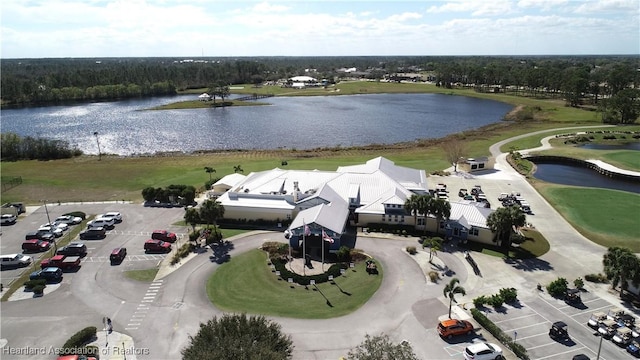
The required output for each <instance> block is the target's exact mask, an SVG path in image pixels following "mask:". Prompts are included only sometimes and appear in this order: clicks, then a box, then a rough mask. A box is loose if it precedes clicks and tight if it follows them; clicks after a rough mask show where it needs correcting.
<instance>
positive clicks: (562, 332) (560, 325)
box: [549, 321, 569, 340]
mask: <svg viewBox="0 0 640 360" xmlns="http://www.w3.org/2000/svg"><path fill="white" fill-rule="evenodd" d="M549 336H550V337H551V338H552V339H554V340H568V339H569V333H568V332H567V324H566V323H564V322H563V321H556V322H554V323H553V325H551V329H549Z"/></svg>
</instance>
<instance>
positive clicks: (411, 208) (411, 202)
mask: <svg viewBox="0 0 640 360" xmlns="http://www.w3.org/2000/svg"><path fill="white" fill-rule="evenodd" d="M419 198H420V195H416V194H414V195H411V197H408V198H407V199H406V200H405V201H404V210H405V211H406V212H407V214H409V215H413V223H414V224H415V225H417V224H418V201H419Z"/></svg>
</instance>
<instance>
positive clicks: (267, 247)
mask: <svg viewBox="0 0 640 360" xmlns="http://www.w3.org/2000/svg"><path fill="white" fill-rule="evenodd" d="M262 250H264V251H266V252H267V254H269V258H272V257H274V256H281V255H287V254H288V253H289V245H287V244H286V243H282V242H277V241H266V242H265V243H264V244H262Z"/></svg>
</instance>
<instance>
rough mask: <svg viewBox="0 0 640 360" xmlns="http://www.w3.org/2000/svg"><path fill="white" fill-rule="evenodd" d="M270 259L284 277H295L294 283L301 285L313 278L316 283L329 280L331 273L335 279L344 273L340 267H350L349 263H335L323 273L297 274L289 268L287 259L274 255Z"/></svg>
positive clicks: (306, 283)
mask: <svg viewBox="0 0 640 360" xmlns="http://www.w3.org/2000/svg"><path fill="white" fill-rule="evenodd" d="M270 260H271V263H272V264H273V266H274V267H275V269H276V271H279V272H280V277H281V278H282V279H289V278H291V279H293V282H294V283H296V284H300V285H309V284H310V283H311V280H315V282H316V284H320V283H323V282H327V281H329V275H332V276H333V278H334V279H335V278H337V277H338V276H340V275H342V274H341V273H340V269H346V268H348V265H347V264H345V263H339V264H333V265H331V267H329V269H328V270H327V271H326V272H324V273H322V274H317V275H308V276H303V275H300V274H296V273H294V272H292V271H290V270H289V269H287V267H286V264H287V260H286V259H282V258H281V257H274V258H270Z"/></svg>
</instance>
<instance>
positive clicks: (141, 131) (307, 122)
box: [0, 94, 512, 155]
mask: <svg viewBox="0 0 640 360" xmlns="http://www.w3.org/2000/svg"><path fill="white" fill-rule="evenodd" d="M196 98H197V96H196V95H179V96H172V97H157V98H151V99H135V100H126V101H117V102H102V103H88V104H79V105H70V106H69V105H67V106H51V107H39V108H24V109H9V110H2V112H1V114H0V115H1V116H0V126H1V130H2V132H14V133H17V134H19V135H21V136H33V137H48V138H54V139H62V140H66V141H68V142H69V143H70V144H71V145H73V146H77V147H78V148H79V149H80V150H82V151H84V152H85V153H88V154H97V153H98V147H97V144H96V136H94V132H98V136H97V140H98V141H99V142H100V149H101V151H102V152H103V153H111V154H118V155H134V154H148V153H157V152H165V151H182V152H192V151H196V150H212V149H215V150H220V149H224V150H226V149H277V148H288V149H293V148H295V149H311V148H318V147H334V146H343V147H347V146H361V145H368V144H391V143H397V142H405V141H414V140H417V139H424V138H439V137H442V136H446V135H448V134H452V133H456V132H460V131H463V130H470V129H475V128H479V127H481V126H484V125H487V124H491V123H495V122H498V121H500V120H501V119H502V117H503V116H504V115H505V114H506V113H507V112H508V111H509V110H511V108H512V106H511V105H508V104H504V103H500V102H496V101H489V100H481V99H474V98H469V97H464V96H450V95H439V94H371V95H343V96H313V97H273V98H268V99H263V100H262V101H263V102H268V103H269V104H271V105H268V106H243V107H240V106H239V107H228V108H211V109H187V110H163V111H145V109H148V108H151V107H154V106H158V105H162V104H168V103H172V102H176V101H185V100H193V99H196ZM218 101H219V100H218Z"/></svg>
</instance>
